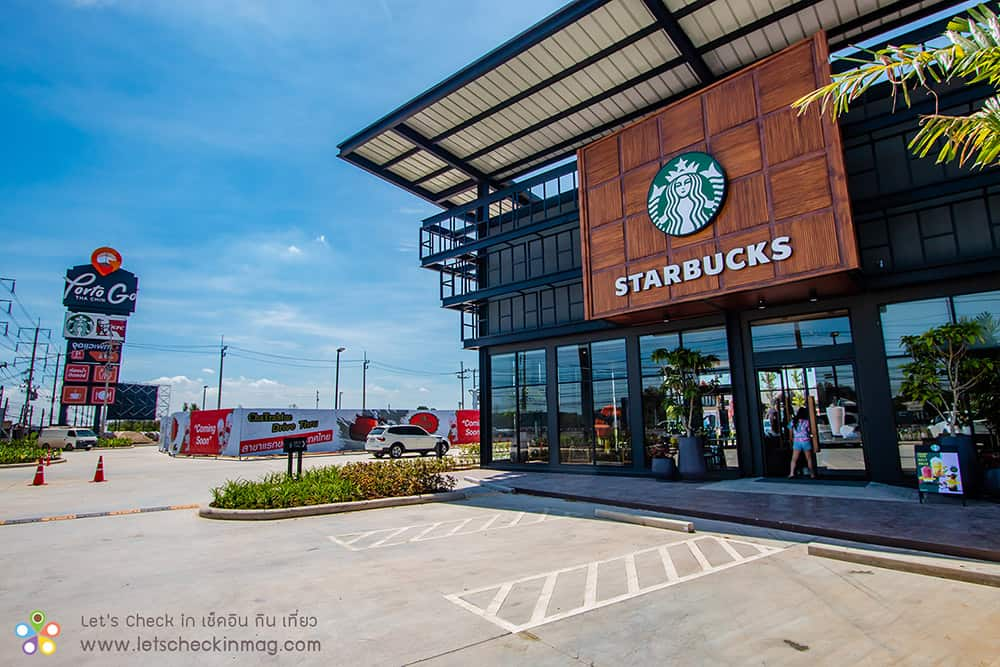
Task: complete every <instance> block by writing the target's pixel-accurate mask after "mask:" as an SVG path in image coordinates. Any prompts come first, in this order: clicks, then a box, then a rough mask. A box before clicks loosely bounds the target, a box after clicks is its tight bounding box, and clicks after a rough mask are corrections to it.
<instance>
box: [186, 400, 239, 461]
mask: <svg viewBox="0 0 1000 667" xmlns="http://www.w3.org/2000/svg"><path fill="white" fill-rule="evenodd" d="M232 415H233V410H232V408H226V409H224V410H195V411H194V412H192V413H191V427H190V433H191V438H190V442H189V443H188V446H187V448H185V449H183V450H182V451H181V453H182V454H192V455H198V454H201V455H203V456H205V455H207V456H218V455H219V454H221V453H222V450H224V449H225V448H226V445H227V444H228V442H229V434H230V433H231V432H232V430H233V416H232Z"/></svg>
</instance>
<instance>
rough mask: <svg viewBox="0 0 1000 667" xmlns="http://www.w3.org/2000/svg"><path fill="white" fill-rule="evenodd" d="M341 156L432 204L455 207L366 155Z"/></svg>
mask: <svg viewBox="0 0 1000 667" xmlns="http://www.w3.org/2000/svg"><path fill="white" fill-rule="evenodd" d="M339 157H340V158H341V159H342V160H346V161H347V162H350V163H351V164H353V165H354V166H355V167H361V168H362V169H364V170H365V171H367V172H368V173H369V174H372V175H374V176H378V177H379V178H381V179H382V180H385V181H389V182H390V183H392V184H393V185H395V186H397V187H400V188H403V189H404V190H406V191H408V192H412V193H413V194H415V195H417V196H418V197H420V198H422V199H426V200H427V201H429V202H430V203H432V204H437V205H438V206H444V207H445V208H454V204H452V203H451V202H449V201H446V200H440V201H439V197H438V195H436V194H434V193H433V192H431V191H430V190H427V189H425V188H422V187H420V186H417V185H413V184H411V183H410V182H409V181H407V180H406V179H405V178H403V177H402V176H399V175H398V174H394V173H392V172H391V171H388V170H386V169H383V168H382V167H380V166H379V165H377V164H375V163H374V162H372V161H371V160H369V159H368V158H366V157H364V156H361V155H358V154H357V153H347V154H344V153H341V154H340V156H339Z"/></svg>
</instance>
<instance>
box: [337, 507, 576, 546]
mask: <svg viewBox="0 0 1000 667" xmlns="http://www.w3.org/2000/svg"><path fill="white" fill-rule="evenodd" d="M526 515H527V513H526V512H513V513H512V512H490V513H488V514H487V513H482V514H479V515H477V516H473V517H468V518H465V519H452V520H451V521H437V522H435V523H418V524H414V525H411V526H402V527H398V528H381V529H379V530H369V531H365V532H361V533H345V534H342V535H330V536H329V538H330V540H331V541H333V542H334V543H336V544H339V545H340V546H342V547H344V548H345V549H350V550H351V551H365V550H367V549H380V548H383V547H392V546H397V545H400V544H411V543H413V542H426V541H428V540H441V539H444V538H446V537H457V536H459V535H471V534H473V533H482V532H485V531H487V530H503V529H505V528H515V527H527V526H534V525H536V524H539V523H543V522H545V521H552V520H554V519H562V518H565V517H564V516H561V515H552V514H549V512H548V511H543V512H539V513H537V514H531V515H530V516H529V517H528V518H525V517H526Z"/></svg>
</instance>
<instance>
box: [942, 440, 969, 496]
mask: <svg viewBox="0 0 1000 667" xmlns="http://www.w3.org/2000/svg"><path fill="white" fill-rule="evenodd" d="M938 442H940V443H941V445H942V446H950V447H955V448H957V449H958V463H959V465H961V466H962V485H963V486H964V487H965V495H972V494H973V493H975V492H976V491H978V490H979V489H978V487H979V470H978V466H977V465H976V445H975V443H973V441H972V436H971V435H964V434H959V435H942V436H941V437H940V438H938Z"/></svg>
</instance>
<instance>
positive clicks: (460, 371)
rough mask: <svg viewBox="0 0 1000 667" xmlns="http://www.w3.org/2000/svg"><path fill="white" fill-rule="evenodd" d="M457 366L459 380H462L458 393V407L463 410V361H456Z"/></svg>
mask: <svg viewBox="0 0 1000 667" xmlns="http://www.w3.org/2000/svg"><path fill="white" fill-rule="evenodd" d="M458 368H459V373H458V377H459V380H461V382H462V391H461V393H459V395H458V409H459V410H464V409H465V362H464V361H460V362H458Z"/></svg>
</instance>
